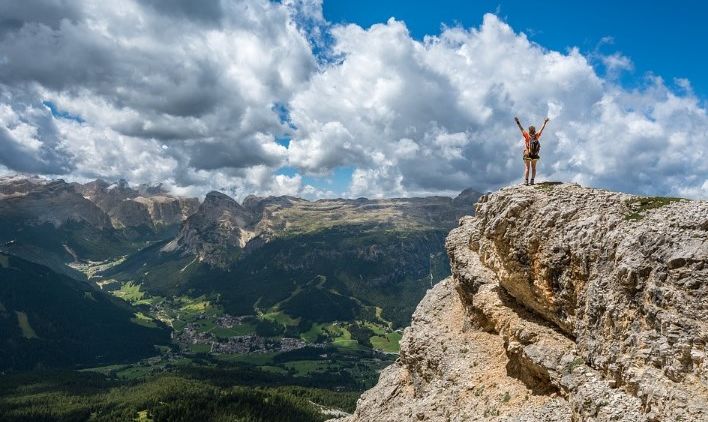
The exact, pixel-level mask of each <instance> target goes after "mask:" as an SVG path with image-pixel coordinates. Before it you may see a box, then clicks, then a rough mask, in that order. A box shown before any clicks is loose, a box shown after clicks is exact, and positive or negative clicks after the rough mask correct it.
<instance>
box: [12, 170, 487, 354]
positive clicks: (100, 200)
mask: <svg viewBox="0 0 708 422" xmlns="http://www.w3.org/2000/svg"><path fill="white" fill-rule="evenodd" d="M479 196H480V194H479V193H477V192H475V191H473V190H471V189H468V190H466V191H464V192H462V193H461V194H460V195H459V196H457V197H456V198H448V197H427V198H400V199H374V200H370V199H366V198H358V199H326V200H317V201H308V200H305V199H301V198H296V197H291V196H280V197H272V196H271V197H256V196H248V197H246V198H245V199H244V200H243V201H242V202H241V203H239V202H238V201H236V200H235V199H233V198H231V197H229V196H227V195H225V194H223V193H220V192H210V193H208V194H207V195H206V196H205V198H204V200H203V201H201V202H200V201H199V200H198V199H196V198H183V197H179V196H175V195H172V194H170V193H169V192H167V191H166V190H165V189H163V188H162V187H161V186H137V187H131V186H130V185H129V184H128V183H126V182H125V181H122V180H121V181H118V182H116V183H108V182H105V181H102V180H96V181H93V182H89V183H84V184H80V183H67V182H64V181H62V180H46V179H40V178H33V177H21V176H14V177H5V178H0V218H1V219H2V224H0V252H2V253H3V254H4V255H3V256H6V257H8V258H7V259H10V260H12V262H22V263H23V265H24V266H25V267H27V268H28V269H26V271H25V273H27V272H28V271H29V267H31V268H32V271H35V272H37V271H39V272H42V274H44V275H43V276H42V277H43V278H44V279H45V281H44V282H43V283H40V284H38V285H37V286H36V293H37V295H40V294H45V293H46V294H49V293H48V292H49V291H51V289H52V288H54V287H55V285H69V284H71V286H72V288H75V289H76V288H77V287H76V286H80V288H79V290H81V289H83V290H81V291H83V292H84V293H90V295H88V294H87V295H86V297H89V296H92V297H94V298H99V299H100V301H103V300H104V299H105V300H107V301H108V302H106V303H109V302H110V303H115V299H116V298H115V297H116V296H117V297H118V298H122V299H124V300H123V301H119V302H122V303H119V304H118V305H120V306H118V307H119V308H120V307H121V306H122V309H123V310H125V309H126V308H125V307H126V306H127V307H130V312H129V313H131V315H129V316H131V318H128V320H129V321H130V320H131V319H132V320H133V321H134V322H136V321H137V324H138V325H140V324H142V326H143V327H142V328H150V329H152V330H154V331H155V332H158V331H160V332H162V331H161V330H164V329H166V328H170V327H171V328H172V330H175V331H176V330H178V329H180V328H184V327H183V324H177V323H176V322H175V321H174V320H173V319H171V318H167V317H164V314H165V313H169V312H168V311H165V310H164V309H163V308H164V303H166V302H165V300H170V299H174V298H191V299H190V300H192V299H193V300H197V299H198V298H201V299H204V303H208V304H209V305H210V306H212V305H213V306H216V307H218V309H219V310H220V311H219V312H221V314H223V315H227V316H239V317H244V316H246V317H250V318H253V319H254V320H255V321H257V322H258V324H256V325H257V326H258V327H260V328H263V324H266V323H267V324H269V325H268V326H267V327H266V328H267V329H265V330H264V329H261V330H260V332H261V334H262V333H263V332H266V333H267V334H268V335H269V336H276V337H278V336H289V337H296V338H302V339H307V340H309V341H315V339H319V340H320V341H322V339H323V338H327V336H330V340H331V337H332V330H334V328H333V327H334V326H336V325H337V324H340V323H344V324H349V325H348V326H347V327H348V330H345V331H347V334H346V335H347V336H348V337H347V338H349V339H352V340H349V341H353V342H354V343H355V344H356V343H359V344H360V345H361V344H364V345H367V346H369V347H370V346H371V343H370V342H369V338H372V339H373V338H374V337H375V336H376V332H378V331H379V328H377V327H382V328H385V331H386V332H390V333H393V330H395V329H396V328H398V327H402V326H405V325H407V323H408V321H409V318H410V315H411V313H412V311H413V309H414V307H415V305H416V304H417V303H418V301H419V300H420V299H421V298H422V296H423V294H424V292H425V290H426V289H427V288H429V287H430V286H431V285H432V284H434V283H436V282H437V281H438V280H440V279H442V278H444V277H445V276H447V275H449V271H450V269H449V264H448V262H447V257H446V256H445V253H444V238H445V235H446V234H447V232H448V231H449V230H450V229H451V228H453V227H454V226H455V225H456V223H457V220H458V219H459V218H460V217H461V216H462V215H465V214H469V213H470V211H471V209H472V204H474V203H475V202H476V200H477V198H478V197H479ZM15 267H17V265H15V266H13V268H15ZM29 273H31V271H29ZM32 277H33V276H31V275H27V277H26V278H32ZM70 280H71V281H70ZM72 283H73V284H72ZM128 291H130V292H133V293H134V295H133V296H135V297H133V296H131V295H129V294H127V293H126V292H128ZM131 294H132V293H131ZM131 298H132V299H131ZM45 299H46V300H52V298H51V295H50V296H48V297H46V298H45ZM109 299H110V300H109ZM0 300H2V299H0ZM89 300H90V299H89ZM185 300H186V299H185ZM5 302H8V303H10V302H9V301H7V300H3V303H4V306H5V308H7V309H6V311H4V312H3V313H2V315H0V319H2V318H5V320H4V323H5V324H8V326H15V328H16V329H15V331H14V333H15V334H14V335H13V336H11V338H10V339H5V340H3V341H5V346H3V347H10V346H8V344H9V342H15V343H13V344H12V345H11V346H12V347H14V348H10V349H8V350H12V351H13V353H16V352H17V351H18V349H17V347H20V346H18V344H20V343H17V341H18V339H20V338H24V340H23V342H24V343H22V344H25V343H32V341H33V340H32V338H31V337H30V338H27V337H26V336H24V337H22V336H23V333H25V332H24V331H22V330H21V329H19V328H21V327H20V326H21V325H22V322H21V321H20V320H19V318H20V317H19V316H18V315H19V314H17V312H22V313H23V315H26V317H23V318H25V320H26V321H27V323H28V324H29V325H30V326H32V327H35V326H41V324H40V322H39V321H40V320H41V319H42V318H45V319H47V318H48V319H51V318H52V316H51V315H41V312H40V309H39V308H41V306H40V305H37V308H33V306H31V304H30V303H29V302H28V304H27V305H26V306H25V308H23V309H21V310H20V309H10V308H9V307H8V304H7V303H5ZM126 302H127V303H126ZM158 302H159V304H158ZM64 304H65V306H74V305H73V304H72V303H71V302H70V301H64ZM13 306H14V305H13ZM42 306H43V305H42ZM60 307H61V305H60V304H57V307H56V308H52V307H50V308H51V309H55V310H56V312H57V313H61V310H60ZM106 309H108V310H107V311H106V312H110V311H109V310H110V309H112V308H111V307H110V306H106ZM115 312H119V311H118V310H116V311H115ZM221 314H220V315H221ZM75 323H76V324H80V322H75ZM333 324H334V325H333ZM352 332H354V335H353V336H352V335H351V333H352ZM362 332H363V333H364V334H361V333H362ZM304 333H310V334H312V333H315V337H308V336H307V335H305V334H304ZM254 334H255V333H254ZM378 334H381V333H378ZM38 337H40V338H41V337H42V335H39V334H38ZM148 337H149V336H148ZM354 337H356V338H358V341H356V340H355V339H353V338H354ZM158 340H160V341H158ZM149 341H153V342H154V344H160V343H162V344H164V343H165V341H164V337H160V335H156V337H155V338H153V339H151V340H149ZM396 342H397V340H396ZM106 346H107V347H108V344H106ZM212 347H213V346H212ZM396 347H397V343H396ZM144 352H145V350H142V352H141V353H137V354H136V357H139V356H144V355H145V353H144ZM96 355H97V356H98V355H101V354H100V353H98V352H97V353H96ZM79 360H80V359H79ZM85 362H86V363H91V362H93V361H92V360H91V359H88V360H85ZM31 363H32V362H24V363H23V365H24V366H25V367H26V366H27V365H30V364H31ZM35 363H36V362H35ZM42 363H43V364H47V365H50V366H51V364H52V362H50V361H46V362H44V361H43V362H42ZM74 363H80V362H78V361H77V362H74ZM5 366H6V367H12V366H13V365H12V364H10V365H5ZM18 367H19V366H18Z"/></svg>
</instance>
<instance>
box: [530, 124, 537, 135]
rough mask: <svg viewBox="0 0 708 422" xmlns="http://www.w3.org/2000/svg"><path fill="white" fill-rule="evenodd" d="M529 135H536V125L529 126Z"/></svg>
mask: <svg viewBox="0 0 708 422" xmlns="http://www.w3.org/2000/svg"><path fill="white" fill-rule="evenodd" d="M529 135H531V136H532V137H533V136H536V127H535V126H529Z"/></svg>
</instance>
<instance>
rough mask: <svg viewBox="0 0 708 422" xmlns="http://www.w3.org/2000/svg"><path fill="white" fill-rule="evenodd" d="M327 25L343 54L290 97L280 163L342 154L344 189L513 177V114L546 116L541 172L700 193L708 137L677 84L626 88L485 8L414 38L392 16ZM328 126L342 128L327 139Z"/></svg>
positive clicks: (314, 162) (414, 188)
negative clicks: (466, 22) (473, 18)
mask: <svg viewBox="0 0 708 422" xmlns="http://www.w3.org/2000/svg"><path fill="white" fill-rule="evenodd" d="M332 33H333V35H334V40H335V44H334V46H333V49H334V50H335V52H336V53H338V54H341V55H342V56H343V57H344V59H343V61H342V62H341V63H335V64H331V65H329V66H328V67H327V68H325V69H324V70H323V71H322V72H321V73H320V74H318V75H317V76H316V77H314V78H312V79H311V80H310V85H309V87H308V88H307V89H306V90H304V91H301V92H298V93H297V94H296V95H295V97H294V98H293V100H292V102H291V105H292V118H293V122H294V123H295V125H296V126H298V128H299V131H298V134H297V136H296V139H295V141H294V145H295V148H291V150H290V163H291V164H293V165H296V166H299V167H301V168H303V169H305V170H307V171H315V170H319V171H322V169H331V168H332V167H335V166H337V165H340V163H341V161H342V160H344V161H347V162H348V163H350V164H351V163H353V164H355V165H356V166H357V167H358V168H357V170H356V171H355V172H354V175H353V181H352V186H351V191H350V194H351V195H353V196H357V195H363V194H369V195H383V196H396V195H402V194H411V193H433V192H442V191H448V190H459V189H462V188H464V187H466V186H476V187H478V188H480V189H494V188H497V187H499V186H501V185H504V184H508V183H515V182H518V180H519V179H520V177H521V173H522V168H523V165H522V162H521V152H522V151H521V148H522V147H521V142H520V139H521V136H520V134H519V133H518V130H517V129H516V127H515V125H514V123H513V116H514V115H518V116H519V117H521V119H522V121H523V122H524V124H526V125H530V124H536V126H537V127H538V126H539V125H540V123H541V121H542V119H543V117H544V116H545V115H549V116H550V117H551V118H552V119H553V120H552V121H551V123H550V126H549V127H548V128H547V130H546V132H545V134H544V138H543V148H542V156H543V159H542V161H541V165H540V172H541V175H540V178H541V179H558V180H571V181H579V182H582V183H585V184H589V185H593V186H600V187H606V188H611V189H619V190H624V191H630V192H640V193H641V192H643V193H648V194H672V193H673V194H675V193H677V192H684V193H686V194H690V195H691V196H694V197H695V196H703V197H705V196H708V192H706V191H705V190H703V189H704V187H703V186H705V184H706V183H705V181H706V175H708V164H707V163H706V161H705V156H706V155H707V154H708V146H706V144H705V143H702V142H700V140H701V139H706V130H708V119H706V111H705V109H704V108H702V107H701V106H700V104H699V101H698V99H697V98H695V97H694V96H693V95H692V94H691V93H690V92H689V93H688V94H686V95H683V96H681V95H679V94H676V93H674V92H672V91H671V90H670V89H669V88H667V87H666V86H665V85H664V84H663V82H662V81H661V80H660V79H655V80H654V82H653V83H652V84H651V85H650V86H649V87H648V88H645V89H642V90H633V91H632V90H625V89H623V88H621V87H620V86H617V85H616V84H615V82H614V81H613V79H612V78H609V79H603V78H602V77H600V76H598V74H597V73H596V72H595V70H594V69H593V67H592V65H591V63H590V62H589V59H588V58H586V57H585V56H583V55H582V54H580V52H579V51H578V50H577V49H570V50H569V51H568V52H567V53H565V54H562V53H559V52H556V51H549V50H547V49H544V48H543V47H541V46H539V45H537V44H534V43H532V42H530V41H529V40H528V39H527V38H526V37H525V36H524V35H523V34H519V33H515V32H514V31H513V30H512V28H511V27H509V26H508V25H507V24H506V23H504V22H502V21H500V20H499V19H498V18H497V17H496V16H494V15H486V16H485V18H484V22H483V24H482V25H481V27H480V28H472V29H469V30H466V29H462V28H448V29H444V30H443V32H442V33H441V34H440V35H439V36H432V37H426V39H425V40H424V41H422V42H419V41H416V40H414V39H412V38H411V37H410V36H409V34H408V32H407V29H406V27H405V25H404V24H403V23H401V22H399V21H395V20H389V21H388V22H387V23H384V24H378V25H374V26H372V27H371V28H369V29H367V30H365V29H362V28H360V27H358V26H356V25H348V26H339V27H335V28H333V30H332ZM605 64H606V66H607V67H608V68H611V70H612V71H613V72H618V71H620V70H627V69H631V67H632V64H631V61H630V60H629V59H628V58H626V57H624V56H622V55H620V54H613V55H610V56H606V60H605ZM677 83H678V84H679V86H686V83H683V82H681V83H679V82H677ZM333 126H335V127H337V128H338V131H339V132H341V133H347V137H346V138H338V137H327V136H326V132H327V131H326V130H325V128H329V127H333ZM313 139H327V142H312V140H313ZM352 139H353V140H355V142H354V143H352V141H351V140H352ZM305 151H306V152H305ZM351 151H357V152H364V153H365V154H364V155H362V154H354V155H350V154H351ZM343 157H344V158H343Z"/></svg>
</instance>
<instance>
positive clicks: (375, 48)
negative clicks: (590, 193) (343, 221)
mask: <svg viewBox="0 0 708 422" xmlns="http://www.w3.org/2000/svg"><path fill="white" fill-rule="evenodd" d="M35 6H36V7H33V8H27V7H20V6H17V7H15V6H12V7H9V6H0V12H1V13H3V14H5V15H7V16H10V17H11V18H12V19H13V22H15V23H16V24H14V26H12V27H8V28H4V29H2V30H1V31H0V46H2V49H1V50H0V51H2V59H1V60H0V146H1V147H2V148H3V158H2V160H1V161H0V165H1V166H4V167H6V168H9V169H11V170H15V171H29V172H35V173H41V174H47V175H63V177H66V178H75V179H87V178H93V177H105V178H109V179H115V178H119V177H123V178H126V179H129V180H130V181H131V182H134V183H144V182H148V183H149V182H163V183H165V184H166V185H169V186H172V187H173V189H174V190H175V191H176V192H180V193H185V194H203V193H204V192H205V191H208V190H210V189H219V190H223V191H226V192H228V193H230V194H232V195H235V196H238V197H244V196H246V195H248V194H250V193H256V194H268V193H277V194H291V195H305V196H308V197H318V196H323V195H331V194H332V192H330V191H328V189H327V188H326V186H325V185H326V184H324V183H323V186H325V187H322V186H313V183H306V182H304V179H306V177H304V176H316V177H320V178H321V179H322V180H326V178H327V177H328V175H330V174H331V173H332V171H333V170H335V169H336V168H338V167H341V166H346V167H353V168H354V170H353V175H352V180H351V185H350V188H349V192H348V195H350V196H360V195H366V196H404V195H412V194H430V193H444V194H450V193H454V192H455V191H459V190H461V189H463V188H466V187H469V186H473V187H476V188H478V189H480V190H486V189H495V188H497V187H499V186H502V185H505V184H508V183H515V182H518V181H519V179H520V177H521V173H522V168H523V166H522V163H521V141H520V140H521V136H520V134H519V133H518V130H517V129H516V128H515V125H514V123H513V116H514V115H518V116H519V117H520V118H521V119H522V121H523V123H524V124H525V125H530V124H536V126H539V124H540V123H541V121H542V119H543V117H544V116H546V115H548V116H550V117H551V118H552V119H553V120H552V121H551V123H550V126H549V127H548V128H547V130H546V132H545V133H544V137H543V139H542V143H543V147H542V157H543V158H542V161H541V164H540V168H539V170H540V176H539V178H540V179H557V180H571V181H578V182H581V183H585V184H589V185H593V186H599V187H605V188H610V189H617V190H624V191H630V192H643V193H649V194H672V195H688V196H691V197H707V196H708V177H707V176H706V175H708V160H706V158H708V157H707V156H708V145H707V144H706V143H705V140H706V138H708V136H707V135H708V117H707V115H706V109H705V108H704V106H702V105H701V103H700V100H699V99H698V98H697V97H696V96H695V94H694V93H693V91H692V89H691V85H690V82H689V81H687V80H685V79H677V80H675V81H674V82H673V83H674V84H675V88H676V91H675V90H672V89H671V88H670V87H667V86H666V84H665V83H664V82H663V81H662V80H661V79H660V78H657V77H649V78H648V79H647V84H646V86H645V87H644V88H641V89H634V90H628V89H624V88H622V87H621V86H619V85H618V83H619V82H617V75H619V72H623V71H627V70H631V69H632V67H633V65H632V62H631V60H630V59H629V58H628V57H626V56H624V55H622V54H620V53H612V54H610V55H603V56H597V54H595V53H593V54H591V55H589V56H584V55H583V54H581V53H580V52H579V51H578V50H577V49H575V48H571V49H569V50H568V51H567V52H565V53H561V52H557V51H552V50H548V49H545V48H543V47H542V46H540V45H537V44H535V43H533V42H531V41H529V40H528V39H527V38H526V36H525V35H524V34H522V33H517V32H515V31H514V30H513V29H512V28H511V27H510V26H509V25H507V24H506V23H504V22H503V21H501V20H500V19H499V18H497V17H496V16H494V15H491V14H488V15H486V16H485V17H484V20H483V23H482V25H481V26H480V27H479V28H469V29H465V28H459V27H454V28H444V29H443V31H442V32H441V33H440V34H439V35H437V36H428V37H426V38H425V39H424V40H423V41H418V40H414V39H412V38H411V36H410V34H409V33H408V30H407V28H406V26H405V24H404V23H402V22H400V21H397V20H395V19H391V20H389V21H388V22H384V23H380V24H377V25H373V26H372V27H371V28H368V29H364V28H361V27H359V26H357V25H332V24H330V23H328V22H326V21H325V20H324V17H323V16H322V4H321V1H320V0H286V1H283V2H282V3H277V2H270V1H266V0H244V1H240V2H226V1H219V0H209V1H206V2H204V3H200V7H196V8H195V5H194V3H193V2H189V1H185V0H170V1H165V2H163V1H155V0H131V1H126V2H121V3H120V4H117V3H116V4H114V3H111V2H100V1H98V0H89V1H78V0H74V1H72V0H61V1H58V0H46V1H43V2H38V4H37V5H35ZM609 43H610V41H608V40H604V41H602V44H609ZM313 50H317V51H318V52H319V54H320V56H319V57H315V55H314V54H313ZM323 57H324V58H325V59H324V60H323ZM598 57H599V61H600V62H601V63H603V64H604V66H605V70H606V72H605V75H604V76H599V75H598V73H597V72H596V71H595V70H594V68H593V66H592V64H591V61H593V62H594V63H596V62H597V61H598V60H597V59H598ZM44 100H48V101H51V102H53V103H54V104H56V106H57V108H58V109H59V110H62V111H65V112H68V113H69V114H71V115H75V116H80V117H81V118H82V119H83V122H77V121H75V120H71V119H65V118H52V117H51V113H50V111H49V110H48V109H47V107H44V106H43V105H42V101H44ZM276 104H277V105H285V107H286V108H287V111H288V112H289V119H290V120H289V121H282V120H283V116H282V113H278V112H276V111H274V106H275V105H276ZM278 107H280V106H278ZM286 120H287V119H286ZM281 135H287V136H289V137H291V138H292V140H291V141H290V144H289V146H288V147H284V146H282V145H280V144H278V143H276V142H275V139H276V137H279V136H281ZM8 151H9V152H8ZM285 165H288V166H291V167H294V168H295V169H296V172H294V173H288V175H283V174H279V171H278V169H279V168H280V167H282V166H285ZM315 184H316V183H315Z"/></svg>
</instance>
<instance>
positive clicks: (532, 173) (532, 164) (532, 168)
mask: <svg viewBox="0 0 708 422" xmlns="http://www.w3.org/2000/svg"><path fill="white" fill-rule="evenodd" d="M535 178H536V160H533V161H531V184H532V185H533V179H535Z"/></svg>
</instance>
